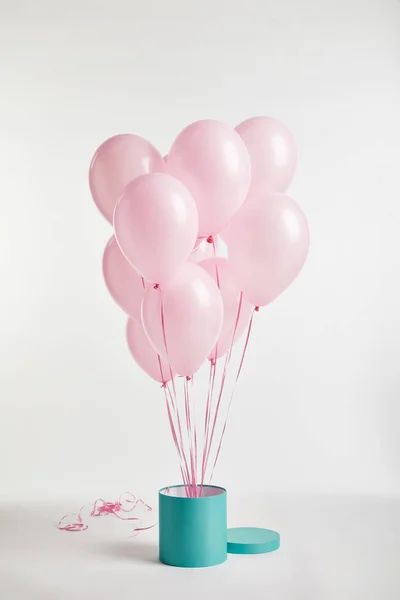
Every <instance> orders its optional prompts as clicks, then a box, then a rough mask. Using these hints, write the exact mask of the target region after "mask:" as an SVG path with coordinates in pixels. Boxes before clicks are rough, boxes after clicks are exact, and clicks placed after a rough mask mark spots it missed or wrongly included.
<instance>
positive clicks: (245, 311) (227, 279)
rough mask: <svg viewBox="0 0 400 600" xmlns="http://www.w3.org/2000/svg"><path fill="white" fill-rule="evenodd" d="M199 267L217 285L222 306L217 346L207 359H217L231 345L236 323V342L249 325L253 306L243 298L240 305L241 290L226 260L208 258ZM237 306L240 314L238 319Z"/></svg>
mask: <svg viewBox="0 0 400 600" xmlns="http://www.w3.org/2000/svg"><path fill="white" fill-rule="evenodd" d="M200 267H202V268H203V269H205V270H206V271H207V273H208V274H209V275H210V276H211V277H212V278H213V279H214V281H215V283H216V284H217V285H218V287H219V291H220V292H221V296H222V301H223V305H224V319H223V323H222V330H221V333H220V336H219V338H218V344H217V345H216V346H215V347H214V348H213V350H212V352H211V353H210V355H209V358H219V357H220V356H224V354H226V353H227V351H228V350H229V348H230V346H231V344H232V338H233V333H234V331H235V325H236V321H237V325H236V332H235V339H234V340H233V341H236V340H238V339H239V338H240V336H241V335H242V334H243V332H244V330H245V329H246V327H247V326H248V324H249V321H250V316H251V313H252V311H253V306H252V304H251V303H250V302H249V301H248V300H246V298H244V297H243V299H242V303H241V305H240V293H241V290H240V287H239V284H238V282H237V281H236V278H235V275H234V273H233V270H232V268H231V266H230V264H229V261H228V260H227V259H226V258H209V259H208V260H204V261H203V262H201V263H200ZM239 305H240V314H239V318H238V311H239Z"/></svg>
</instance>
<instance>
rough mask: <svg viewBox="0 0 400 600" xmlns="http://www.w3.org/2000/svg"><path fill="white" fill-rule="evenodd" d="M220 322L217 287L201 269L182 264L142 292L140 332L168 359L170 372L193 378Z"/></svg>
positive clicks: (215, 337)
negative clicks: (164, 280)
mask: <svg viewBox="0 0 400 600" xmlns="http://www.w3.org/2000/svg"><path fill="white" fill-rule="evenodd" d="M222 319H223V305H222V298H221V294H220V292H219V289H218V287H217V286H216V284H215V283H214V281H213V280H212V278H211V277H210V276H209V275H208V273H206V271H205V270H204V269H202V268H201V267H199V266H198V265H195V264H193V263H185V264H184V265H183V267H182V268H181V269H180V271H179V273H178V274H177V275H176V277H175V278H174V279H173V280H171V281H169V282H167V283H166V284H165V285H163V286H161V288H160V289H154V287H152V286H149V287H148V288H147V289H146V292H145V295H144V300H143V304H142V323H143V327H144V330H145V332H146V335H147V337H148V338H149V340H150V342H151V343H152V345H153V347H154V349H155V350H156V351H157V352H158V353H159V354H161V355H162V356H163V357H165V358H166V357H168V360H169V362H170V364H171V366H172V369H173V370H174V371H175V372H176V373H179V374H180V375H186V376H188V375H193V373H195V372H196V371H197V370H198V369H199V367H200V365H201V364H202V362H203V361H205V360H206V359H207V356H208V355H209V353H210V352H211V350H212V349H213V347H214V346H215V343H216V341H217V340H218V337H219V334H220V333H221V327H222ZM163 320H164V327H163ZM164 333H165V340H164ZM165 342H166V343H165Z"/></svg>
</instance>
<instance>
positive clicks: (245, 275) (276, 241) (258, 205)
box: [224, 194, 310, 306]
mask: <svg viewBox="0 0 400 600" xmlns="http://www.w3.org/2000/svg"><path fill="white" fill-rule="evenodd" d="M224 239H225V241H226V244H227V246H228V254H229V262H230V264H231V266H232V269H233V271H234V273H235V276H236V278H237V281H238V282H239V285H240V287H241V289H242V290H243V293H244V294H245V296H246V297H247V299H248V300H250V302H252V303H253V304H254V305H256V306H264V305H266V304H268V303H269V302H271V301H272V300H274V298H276V297H277V296H278V295H279V294H280V293H281V292H283V291H284V290H285V289H286V288H287V287H288V286H289V285H290V284H291V283H292V281H293V280H294V279H295V277H296V276H297V275H298V273H299V272H300V270H301V268H302V266H303V264H304V262H305V260H306V258H307V253H308V247H309V241H310V240H309V231H308V225H307V221H306V218H305V216H304V214H303V213H302V211H301V209H300V207H299V206H298V205H297V204H296V203H295V202H294V200H292V199H291V198H289V196H285V195H284V194H265V195H262V196H260V197H258V198H252V199H251V200H250V201H249V202H247V203H246V204H245V205H244V206H243V208H242V209H241V210H240V211H239V212H238V214H237V215H235V217H234V218H233V219H232V221H231V222H230V223H229V226H228V227H227V229H226V232H225V237H224Z"/></svg>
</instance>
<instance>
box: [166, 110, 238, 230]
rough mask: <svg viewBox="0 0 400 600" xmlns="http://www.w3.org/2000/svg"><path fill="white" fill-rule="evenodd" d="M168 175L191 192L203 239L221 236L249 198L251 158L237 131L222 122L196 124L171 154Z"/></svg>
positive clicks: (169, 155)
mask: <svg viewBox="0 0 400 600" xmlns="http://www.w3.org/2000/svg"><path fill="white" fill-rule="evenodd" d="M167 172H168V173H170V174H171V175H173V176H174V177H177V178H178V179H179V180H180V181H182V182H183V183H184V184H185V185H186V187H187V188H188V190H189V191H190V192H191V194H192V196H193V198H194V200H195V202H196V205H197V210H198V212H199V236H200V237H207V236H208V235H211V234H214V233H218V232H219V231H220V230H221V229H222V227H223V226H224V225H225V224H226V223H227V222H228V221H229V219H230V218H231V217H232V216H233V215H234V214H235V212H236V211H237V210H238V209H239V208H240V207H241V205H242V204H243V202H244V201H245V199H246V196H247V192H248V190H249V186H250V157H249V155H248V152H247V150H246V146H245V145H244V143H243V141H242V140H241V139H240V136H239V135H238V134H237V133H236V132H235V130H234V129H232V128H231V127H229V126H228V125H225V124H224V123H219V122H218V121H196V122H195V123H192V124H191V125H189V126H188V127H186V129H184V130H183V131H182V132H181V133H180V134H179V135H178V137H177V138H176V140H175V141H174V143H173V145H172V148H171V150H170V152H169V154H168V162H167Z"/></svg>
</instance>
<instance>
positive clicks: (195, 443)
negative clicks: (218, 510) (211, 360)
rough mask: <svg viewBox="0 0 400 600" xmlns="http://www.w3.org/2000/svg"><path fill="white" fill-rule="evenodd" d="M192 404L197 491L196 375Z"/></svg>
mask: <svg viewBox="0 0 400 600" xmlns="http://www.w3.org/2000/svg"><path fill="white" fill-rule="evenodd" d="M190 387H191V390H190V392H191V399H192V402H191V405H192V409H193V431H194V464H195V473H196V491H197V472H198V471H197V468H198V462H197V459H198V456H197V418H196V405H195V403H194V398H195V396H194V376H193V375H192V377H191V385H190Z"/></svg>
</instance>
